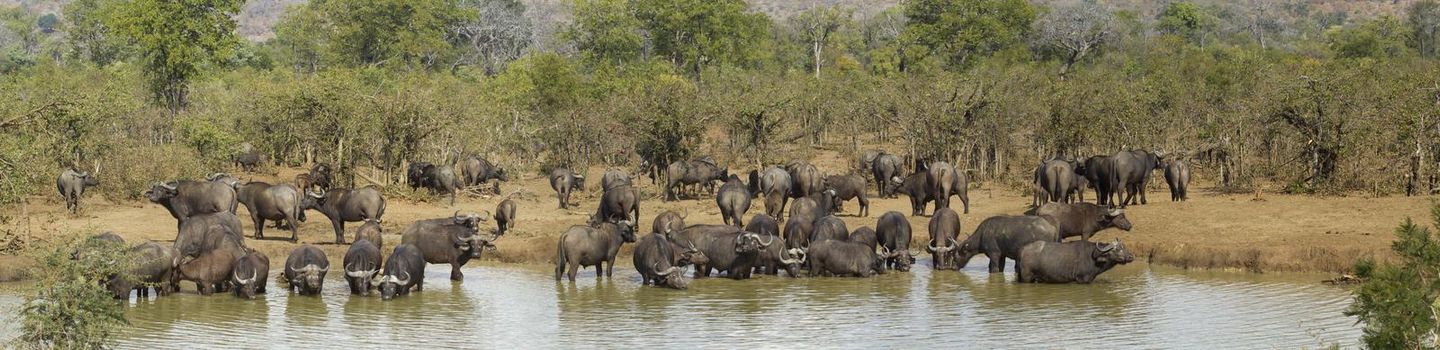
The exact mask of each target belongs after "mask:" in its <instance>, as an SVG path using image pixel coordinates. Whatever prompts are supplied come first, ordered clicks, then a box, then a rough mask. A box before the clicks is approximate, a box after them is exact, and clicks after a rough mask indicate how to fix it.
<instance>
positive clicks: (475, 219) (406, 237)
mask: <svg viewBox="0 0 1440 350" xmlns="http://www.w3.org/2000/svg"><path fill="white" fill-rule="evenodd" d="M486 214H489V213H486ZM487 216H488V215H481V214H474V213H470V214H461V213H460V212H458V211H457V212H455V214H454V215H451V216H450V217H446V218H436V219H428V220H420V221H416V222H414V223H411V224H410V226H406V227H405V230H404V231H402V232H401V234H400V243H403V244H409V245H413V246H415V248H418V249H420V253H422V254H423V255H424V256H425V262H428V263H431V264H450V280H451V281H460V280H464V278H465V275H464V274H463V273H461V272H460V268H461V267H463V266H465V263H467V262H470V260H471V259H479V258H480V253H481V252H482V251H484V250H485V249H494V247H495V244H494V243H492V242H494V241H495V239H496V238H498V237H495V236H491V235H482V234H480V224H481V223H482V222H484V221H486V220H489V218H488V217H487Z"/></svg>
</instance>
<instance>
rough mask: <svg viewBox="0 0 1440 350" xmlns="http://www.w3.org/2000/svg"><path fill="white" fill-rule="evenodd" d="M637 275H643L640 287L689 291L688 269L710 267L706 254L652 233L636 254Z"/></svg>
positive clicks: (638, 244)
mask: <svg viewBox="0 0 1440 350" xmlns="http://www.w3.org/2000/svg"><path fill="white" fill-rule="evenodd" d="M633 257H634V264H635V271H636V272H639V273H640V280H641V281H640V284H642V285H651V284H654V285H656V286H665V287H670V288H675V289H685V288H686V287H687V283H686V282H685V266H686V265H689V264H692V263H695V262H697V261H698V262H699V263H709V260H708V259H706V258H705V254H704V253H702V252H700V250H698V249H693V248H690V247H681V246H680V245H678V244H675V243H674V242H671V241H670V240H669V239H666V238H665V236H664V235H660V234H656V233H651V234H649V235H645V237H644V238H641V239H640V241H639V242H636V243H635V252H634V254H633Z"/></svg>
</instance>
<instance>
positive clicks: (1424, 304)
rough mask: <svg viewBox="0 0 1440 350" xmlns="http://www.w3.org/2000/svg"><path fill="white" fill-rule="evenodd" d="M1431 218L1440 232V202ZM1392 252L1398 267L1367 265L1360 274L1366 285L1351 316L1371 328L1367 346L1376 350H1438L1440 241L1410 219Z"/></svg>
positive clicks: (1400, 229)
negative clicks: (1437, 299)
mask: <svg viewBox="0 0 1440 350" xmlns="http://www.w3.org/2000/svg"><path fill="white" fill-rule="evenodd" d="M1430 216H1431V219H1432V220H1434V225H1435V227H1440V203H1436V204H1432V205H1431V208H1430ZM1395 236H1396V239H1395V243H1394V244H1393V245H1392V249H1393V250H1394V251H1395V255H1397V256H1399V257H1400V263H1398V264H1377V263H1375V262H1372V261H1361V262H1359V263H1357V264H1356V266H1355V274H1356V276H1357V277H1359V278H1360V279H1361V280H1363V281H1364V284H1362V285H1361V286H1360V287H1359V288H1357V289H1356V290H1355V303H1354V304H1351V305H1350V308H1349V309H1347V310H1346V311H1345V314H1347V315H1350V316H1355V317H1358V318H1359V319H1360V321H1361V322H1363V323H1364V324H1365V336H1364V339H1363V340H1364V341H1365V345H1367V346H1369V347H1370V348H1372V349H1433V348H1436V347H1440V338H1436V335H1437V334H1440V323H1437V322H1440V320H1437V318H1436V310H1437V309H1440V304H1437V303H1436V297H1437V296H1440V237H1436V235H1435V232H1433V231H1431V230H1430V228H1426V227H1421V226H1420V225H1416V224H1415V223H1414V222H1411V221H1410V219H1406V220H1405V222H1404V223H1402V224H1401V225H1400V227H1398V228H1396V229H1395Z"/></svg>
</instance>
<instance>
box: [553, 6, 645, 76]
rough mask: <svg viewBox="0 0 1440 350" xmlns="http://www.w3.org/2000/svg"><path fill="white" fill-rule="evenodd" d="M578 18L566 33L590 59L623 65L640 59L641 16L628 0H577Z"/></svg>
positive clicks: (568, 38) (576, 13) (641, 41)
mask: <svg viewBox="0 0 1440 350" xmlns="http://www.w3.org/2000/svg"><path fill="white" fill-rule="evenodd" d="M573 7H574V13H575V21H574V22H573V23H571V24H570V26H569V27H568V28H566V30H565V32H564V34H563V36H564V37H565V38H566V39H567V40H569V41H570V42H573V43H575V48H576V49H579V50H580V52H581V53H582V54H583V55H584V56H585V57H586V58H587V59H589V60H590V61H593V62H599V63H602V64H611V65H623V64H625V63H627V62H632V61H635V60H638V59H640V53H641V50H642V48H643V44H644V40H645V39H644V38H642V37H640V31H641V29H640V20H639V19H636V18H635V15H634V14H633V13H631V11H630V7H629V6H628V5H627V3H626V0H576V1H575V2H574V4H573Z"/></svg>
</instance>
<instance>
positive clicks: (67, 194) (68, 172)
mask: <svg viewBox="0 0 1440 350" xmlns="http://www.w3.org/2000/svg"><path fill="white" fill-rule="evenodd" d="M99 185H100V180H99V179H96V178H95V175H94V174H91V173H90V172H88V171H78V170H75V169H74V168H71V169H65V171H63V172H60V176H59V177H56V178H55V189H56V190H59V191H60V198H62V199H64V200H65V210H68V211H70V213H71V214H74V213H75V212H76V211H78V210H80V197H83V196H84V195H85V189H86V188H89V187H95V186H99Z"/></svg>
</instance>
